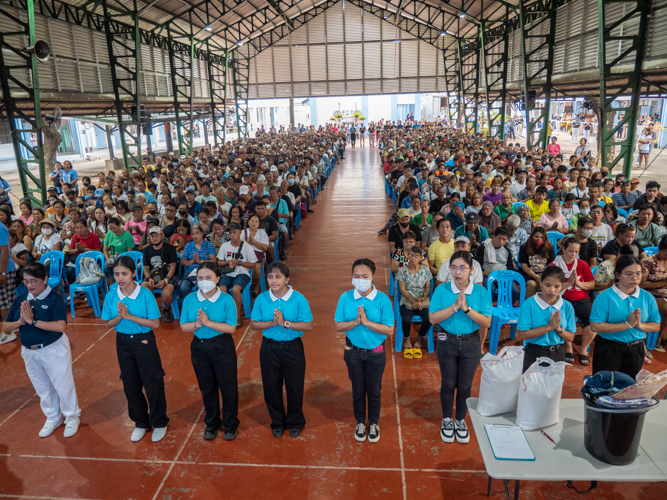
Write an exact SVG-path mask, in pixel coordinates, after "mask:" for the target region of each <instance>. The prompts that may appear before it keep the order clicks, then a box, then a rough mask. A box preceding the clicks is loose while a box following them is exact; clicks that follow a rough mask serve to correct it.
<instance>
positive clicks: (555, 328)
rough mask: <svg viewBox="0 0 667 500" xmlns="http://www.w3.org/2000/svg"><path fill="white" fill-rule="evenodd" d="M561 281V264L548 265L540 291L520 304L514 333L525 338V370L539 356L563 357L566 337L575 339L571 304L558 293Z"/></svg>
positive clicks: (562, 358)
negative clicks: (559, 265) (558, 265)
mask: <svg viewBox="0 0 667 500" xmlns="http://www.w3.org/2000/svg"><path fill="white" fill-rule="evenodd" d="M564 281H565V273H563V270H562V269H561V268H560V267H557V266H547V267H546V268H545V269H544V271H543V272H542V276H541V280H540V292H539V293H538V294H536V295H533V296H532V297H530V298H528V299H526V301H525V302H524V303H523V305H522V306H521V311H520V312H519V323H518V324H517V332H516V334H517V337H518V338H519V339H520V340H523V341H524V342H525V344H524V351H525V352H524V355H523V371H524V372H525V371H526V370H527V369H528V368H529V367H530V365H532V364H533V363H534V362H535V360H536V359H537V358H540V357H544V358H550V359H553V360H554V361H565V341H566V340H567V341H568V342H572V341H573V340H574V333H575V332H576V331H577V325H576V323H575V319H574V308H573V307H572V304H570V303H569V302H568V301H567V300H563V298H562V297H561V296H560V292H561V290H562V289H563V283H564Z"/></svg>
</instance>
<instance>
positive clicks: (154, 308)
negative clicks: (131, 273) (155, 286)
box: [142, 288, 162, 319]
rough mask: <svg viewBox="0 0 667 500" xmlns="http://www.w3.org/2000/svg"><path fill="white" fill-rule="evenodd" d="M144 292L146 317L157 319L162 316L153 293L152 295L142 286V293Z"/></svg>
mask: <svg viewBox="0 0 667 500" xmlns="http://www.w3.org/2000/svg"><path fill="white" fill-rule="evenodd" d="M143 291H145V292H146V293H144V294H143V295H144V301H145V303H146V318H147V319H158V318H161V317H162V314H160V308H159V307H158V305H157V300H155V295H153V294H152V293H151V292H150V291H149V290H148V289H146V288H142V293H143Z"/></svg>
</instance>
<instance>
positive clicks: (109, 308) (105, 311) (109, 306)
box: [102, 284, 118, 321]
mask: <svg viewBox="0 0 667 500" xmlns="http://www.w3.org/2000/svg"><path fill="white" fill-rule="evenodd" d="M117 286H118V285H116V284H114V285H112V286H111V288H110V289H109V291H108V292H107V298H106V299H105V300H104V304H103V305H102V320H103V321H111V320H112V319H114V318H115V317H116V316H118V306H117V305H116V301H115V300H111V294H112V293H114V294H115V293H118V292H117V291H116V287H117Z"/></svg>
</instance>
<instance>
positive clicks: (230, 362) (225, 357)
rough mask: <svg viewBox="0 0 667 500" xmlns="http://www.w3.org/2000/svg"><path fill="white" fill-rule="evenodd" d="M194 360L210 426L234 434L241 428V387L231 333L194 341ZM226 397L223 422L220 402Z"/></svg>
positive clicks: (223, 403) (191, 345)
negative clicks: (220, 397) (221, 428)
mask: <svg viewBox="0 0 667 500" xmlns="http://www.w3.org/2000/svg"><path fill="white" fill-rule="evenodd" d="M190 359H191V361H192V367H193V368H194V370H195V375H197V382H198V383H199V390H200V391H201V395H202V399H203V400H204V410H205V411H206V416H205V417H204V423H205V424H206V427H215V428H218V427H220V424H222V425H223V426H224V427H225V430H227V431H230V430H231V431H233V430H234V429H236V428H237V427H238V425H239V418H238V416H239V387H238V380H237V377H236V347H234V339H233V337H232V336H231V335H229V334H222V335H216V336H215V337H213V338H211V339H198V338H197V337H195V338H193V339H192V342H191V343H190ZM218 391H219V392H220V394H222V420H220V399H219V398H218Z"/></svg>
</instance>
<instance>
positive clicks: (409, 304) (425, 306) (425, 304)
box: [403, 297, 431, 311]
mask: <svg viewBox="0 0 667 500" xmlns="http://www.w3.org/2000/svg"><path fill="white" fill-rule="evenodd" d="M430 304H431V298H430V297H426V299H425V300H424V302H422V309H428V306H429V305H430ZM403 305H404V306H405V308H406V309H407V310H408V311H414V307H412V302H410V301H409V300H406V301H405V304H403Z"/></svg>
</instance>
